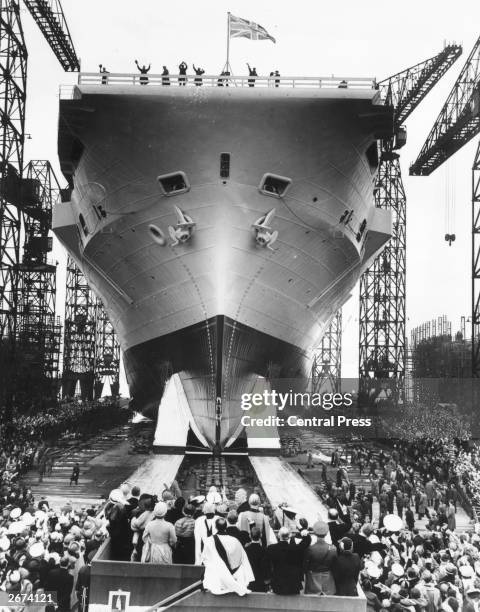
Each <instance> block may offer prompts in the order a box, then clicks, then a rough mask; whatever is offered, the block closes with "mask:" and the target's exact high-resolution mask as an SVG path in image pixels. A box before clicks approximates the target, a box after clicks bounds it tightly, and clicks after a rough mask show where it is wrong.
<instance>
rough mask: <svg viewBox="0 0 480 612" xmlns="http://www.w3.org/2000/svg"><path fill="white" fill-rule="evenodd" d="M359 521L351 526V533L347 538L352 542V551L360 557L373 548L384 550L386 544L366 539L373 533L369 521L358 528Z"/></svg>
mask: <svg viewBox="0 0 480 612" xmlns="http://www.w3.org/2000/svg"><path fill="white" fill-rule="evenodd" d="M359 529H360V525H359V523H355V524H354V526H353V534H351V535H350V536H349V538H350V539H351V540H352V542H353V552H354V553H357V555H358V556H359V557H360V558H362V557H363V556H364V555H369V554H370V553H371V552H373V551H374V550H378V551H382V550H385V548H387V547H386V545H385V544H382V543H381V542H377V543H375V544H372V542H370V540H369V539H368V538H369V536H370V535H371V534H372V533H373V527H372V525H371V524H370V523H365V525H363V526H362V527H361V529H360V532H359Z"/></svg>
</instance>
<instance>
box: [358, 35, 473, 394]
mask: <svg viewBox="0 0 480 612" xmlns="http://www.w3.org/2000/svg"><path fill="white" fill-rule="evenodd" d="M460 54H461V47H459V46H458V45H449V46H447V47H445V49H443V51H441V52H440V53H439V54H437V55H436V56H434V57H432V58H429V59H427V60H425V61H423V62H421V63H419V64H416V65H415V66H412V67H411V68H408V69H406V70H404V71H402V72H399V73H398V74H395V75H393V76H391V77H389V78H388V79H385V80H384V81H382V82H380V83H379V88H380V90H381V91H382V92H383V96H384V97H385V103H386V104H388V105H390V106H392V107H393V109H394V126H393V128H394V129H393V133H394V136H393V138H391V139H387V140H383V141H382V142H381V146H380V164H379V169H378V175H377V182H376V184H375V188H374V197H375V205H376V206H377V207H378V208H383V209H386V210H391V212H392V236H391V238H390V240H389V242H388V243H387V245H386V247H385V248H384V250H383V251H382V252H381V253H380V254H379V255H378V256H377V257H376V258H375V260H374V262H373V264H372V265H371V266H370V267H369V268H368V269H367V270H366V271H365V272H364V273H363V275H362V277H361V278H360V346H359V379H360V380H359V391H360V392H361V393H363V394H368V392H369V389H370V386H371V385H372V382H371V381H372V379H391V380H392V383H391V391H392V392H394V394H395V397H397V398H398V394H399V393H400V391H401V389H402V388H403V381H404V378H405V367H406V337H405V294H406V275H405V270H406V266H405V263H406V197H405V190H404V187H403V181H402V176H401V170H400V160H399V155H398V153H396V152H395V149H399V148H400V147H401V146H403V145H404V144H405V132H404V130H403V128H402V125H401V124H402V122H403V121H405V119H407V117H408V116H409V115H410V114H411V113H412V112H413V111H414V110H415V108H416V107H417V105H418V104H419V103H420V102H421V101H422V100H423V98H424V97H425V96H426V95H427V93H428V92H429V91H430V90H431V89H432V88H433V87H434V86H435V85H436V84H437V82H438V81H439V80H440V79H441V77H442V76H443V75H444V74H445V72H446V71H447V70H448V68H450V66H451V65H452V64H453V63H454V62H455V60H456V59H457V58H458V57H459V55H460ZM393 387H394V388H393Z"/></svg>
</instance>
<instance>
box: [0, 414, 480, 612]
mask: <svg viewBox="0 0 480 612" xmlns="http://www.w3.org/2000/svg"><path fill="white" fill-rule="evenodd" d="M96 409H98V407H96V408H86V407H85V406H81V405H80V406H77V407H74V408H69V409H68V410H67V411H66V416H65V418H66V419H67V421H68V419H74V418H75V414H77V416H78V415H79V414H83V413H85V414H86V415H87V417H88V415H89V414H91V413H90V412H89V410H96ZM76 410H77V411H80V412H77V413H75V411H76ZM48 422H49V417H46V416H38V420H37V421H36V422H35V423H34V422H33V421H29V420H28V417H27V416H22V417H18V424H17V432H16V435H15V436H14V437H13V436H11V435H8V428H6V429H5V427H3V428H1V429H0V436H1V439H2V447H1V448H2V450H1V452H0V469H1V478H0V513H1V519H0V590H3V591H6V592H8V593H12V594H20V595H22V596H23V595H26V596H28V595H29V594H31V593H35V592H42V591H45V592H56V593H57V598H58V601H57V602H56V604H57V607H58V609H59V610H60V612H63V611H66V610H70V609H71V608H72V606H73V605H75V603H76V602H80V605H83V606H85V605H86V603H87V602H88V585H89V572H90V562H91V560H92V558H93V556H94V555H95V552H96V551H97V550H98V548H99V546H100V545H101V543H102V542H103V541H104V539H105V538H106V537H107V536H109V537H110V551H111V558H113V559H116V560H125V561H127V560H130V561H136V562H143V563H154V564H172V563H173V564H196V565H203V566H204V568H205V570H204V578H203V585H204V588H205V589H206V590H208V591H210V592H212V593H214V594H223V593H230V592H231V593H237V594H238V595H242V596H245V595H246V596H248V594H249V593H250V592H263V593H265V592H269V591H271V592H273V593H275V594H278V595H290V594H300V593H305V594H316V595H342V596H352V597H355V596H359V595H362V594H363V595H364V596H365V597H366V599H367V609H368V611H369V612H373V611H375V612H385V611H387V610H388V611H394V612H400V611H402V612H404V611H410V612H452V611H453V612H457V611H459V612H478V611H479V609H480V525H477V524H475V526H474V528H473V529H472V530H469V531H468V532H465V533H463V532H459V531H458V530H457V529H456V510H457V509H458V506H459V505H460V503H461V500H462V499H463V497H462V495H463V491H462V488H463V489H465V490H466V492H467V494H469V495H472V496H475V495H476V494H478V493H479V492H480V478H478V476H477V473H478V466H479V465H480V451H479V450H478V449H477V448H475V447H473V446H472V447H471V445H469V444H467V443H465V442H462V441H461V440H460V439H454V440H453V441H450V442H448V441H447V440H446V439H431V438H422V439H417V440H414V441H406V440H396V441H395V442H391V444H390V446H384V447H379V446H378V445H377V446H376V447H373V446H371V445H370V446H369V445H368V444H363V443H355V444H353V445H351V446H350V447H349V449H348V452H344V451H341V450H340V449H337V450H335V451H334V452H333V453H332V456H331V459H330V462H329V463H330V465H327V464H326V462H325V463H324V464H323V465H322V470H321V477H322V486H321V487H319V488H318V490H317V493H318V494H319V496H320V497H321V498H322V500H323V503H324V506H325V508H326V514H325V516H324V517H323V518H320V517H319V520H317V521H315V522H313V523H311V524H309V523H308V521H307V520H306V518H305V517H303V516H302V511H301V510H300V509H298V508H295V507H294V503H292V505H288V504H287V503H285V504H281V505H280V506H278V507H276V508H272V507H271V506H270V505H269V503H268V500H266V499H265V497H264V493H263V491H262V490H261V489H255V490H253V491H250V492H247V490H246V489H245V488H239V489H237V490H236V492H235V493H233V492H232V493H231V494H230V496H229V495H227V492H226V491H225V489H219V490H217V488H216V487H215V486H211V487H210V488H209V489H208V491H205V495H198V494H195V495H192V496H190V497H188V498H185V497H184V496H182V492H181V490H180V487H179V485H178V484H177V482H176V481H173V483H172V485H171V486H169V487H167V486H165V489H164V491H163V492H162V493H161V494H160V495H159V496H158V497H157V496H156V495H155V494H153V493H151V492H148V491H142V490H141V489H140V488H139V487H137V486H131V485H129V484H126V483H124V484H122V485H121V486H120V487H119V488H118V489H115V490H113V491H112V492H111V494H110V496H109V499H108V501H107V503H106V505H105V506H104V508H103V510H102V509H100V508H94V507H89V508H87V507H82V508H81V509H79V510H74V509H73V508H72V505H71V504H70V503H65V505H64V506H62V507H61V508H59V509H55V508H51V507H50V505H49V503H48V501H47V500H46V499H40V500H35V499H34V497H33V495H32V492H31V490H29V489H28V488H26V487H25V486H23V485H22V482H21V475H22V472H23V471H24V470H25V469H28V468H29V467H31V465H32V464H34V463H37V462H38V461H39V458H41V456H42V455H41V448H44V446H43V447H42V443H38V442H36V440H37V439H40V437H39V436H37V437H36V436H33V435H32V432H33V431H34V428H35V426H36V425H37V423H38V425H39V426H40V427H42V428H45V429H42V431H44V432H45V433H48ZM72 422H73V421H72ZM77 422H78V421H77ZM63 427H65V422H64V425H63ZM292 445H293V444H290V446H292ZM293 446H294V445H293ZM308 462H309V463H310V465H309V466H308V467H312V465H313V463H314V457H313V455H312V453H310V454H309V456H308ZM352 467H354V468H355V470H356V471H357V470H358V472H360V474H361V475H362V476H363V477H364V481H365V482H368V486H367V485H365V486H357V485H356V484H355V482H354V481H353V479H352V478H351V477H350V474H349V472H350V471H351V469H352ZM133 484H134V483H133ZM197 493H198V491H197ZM374 501H376V502H378V507H379V515H377V516H374V511H373V504H374ZM359 587H360V589H361V590H359ZM52 609H53V608H52Z"/></svg>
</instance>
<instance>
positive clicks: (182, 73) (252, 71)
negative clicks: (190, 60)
mask: <svg viewBox="0 0 480 612" xmlns="http://www.w3.org/2000/svg"><path fill="white" fill-rule="evenodd" d="M135 66H136V68H137V70H138V71H139V73H140V79H139V80H140V85H148V82H149V78H148V76H147V75H148V73H149V72H150V70H151V67H152V65H151V64H149V65H148V66H147V65H146V64H143V66H141V65H140V64H139V62H138V60H135ZM98 69H99V73H100V75H101V77H102V80H101V82H102V85H108V79H109V77H108V75H109V74H110V72H109V71H108V70H107V68H106V66H104V65H103V64H99V66H98ZM247 69H248V76H249V78H248V86H249V87H254V86H255V80H256V78H257V77H258V73H257V69H256V68H255V67H252V66H250V64H248V63H247ZM187 70H188V64H187V63H186V62H184V61H182V62H180V64H179V65H178V76H176V81H177V83H178V85H179V86H181V87H182V86H185V85H186V84H187V82H188V76H187ZM192 70H193V72H194V73H195V76H194V78H193V82H194V84H195V85H196V86H197V87H198V86H200V85H203V78H202V77H203V75H204V74H205V70H204V68H202V67H201V66H195V64H192ZM160 74H161V77H162V79H161V82H162V85H170V84H171V82H172V80H171V77H170V71H169V70H168V68H167V66H165V65H164V66H163V67H162V72H161V73H160ZM230 76H231V75H230V71H229V70H227V69H224V70H223V71H222V72H221V74H220V77H219V78H218V81H217V85H219V86H223V85H226V86H227V87H228V80H229V79H228V77H230ZM269 76H270V77H271V79H272V86H273V85H274V86H275V87H278V86H279V85H280V72H279V71H278V70H272V71H271V72H270V75H269ZM346 86H347V83H346V81H342V84H341V85H339V87H346Z"/></svg>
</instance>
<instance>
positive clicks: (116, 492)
mask: <svg viewBox="0 0 480 612" xmlns="http://www.w3.org/2000/svg"><path fill="white" fill-rule="evenodd" d="M108 500H109V501H111V502H113V503H114V504H122V505H123V504H125V503H126V499H125V496H124V495H123V492H122V491H121V490H120V489H113V491H110V495H109V497H108Z"/></svg>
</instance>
